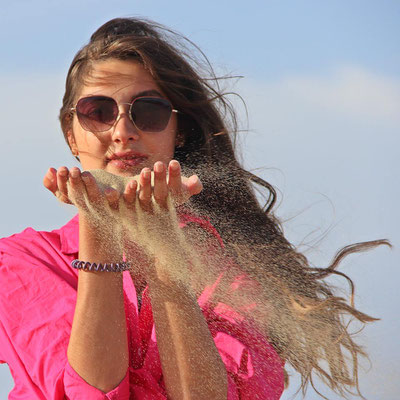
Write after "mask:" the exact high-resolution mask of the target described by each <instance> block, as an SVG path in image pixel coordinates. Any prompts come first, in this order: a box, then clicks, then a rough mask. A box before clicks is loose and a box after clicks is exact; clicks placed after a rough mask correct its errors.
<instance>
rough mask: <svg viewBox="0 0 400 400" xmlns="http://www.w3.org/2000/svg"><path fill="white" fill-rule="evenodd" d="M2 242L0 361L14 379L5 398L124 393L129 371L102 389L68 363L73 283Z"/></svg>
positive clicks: (121, 397)
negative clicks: (18, 253) (80, 374)
mask: <svg viewBox="0 0 400 400" xmlns="http://www.w3.org/2000/svg"><path fill="white" fill-rule="evenodd" d="M4 247H5V246H4V244H3V246H2V248H1V247H0V287H1V291H0V362H6V363H7V364H8V366H9V368H10V372H11V375H12V377H13V380H14V388H13V389H12V391H11V392H10V394H9V397H8V398H9V399H10V400H22V399H51V400H65V399H68V400H77V399H83V398H85V399H93V400H107V399H109V400H114V399H115V400H116V399H118V400H125V399H129V374H128V372H127V374H126V375H125V377H124V379H123V380H122V381H121V382H120V384H119V385H118V386H117V387H116V388H114V389H113V390H111V391H110V392H108V393H104V392H102V391H101V390H99V389H97V388H95V387H93V386H91V385H90V384H88V383H87V382H86V381H85V380H83V379H82V378H81V377H80V376H79V375H78V374H77V373H76V372H75V371H74V370H73V368H72V367H71V366H70V365H69V363H68V360H67V347H68V342H69V334H70V330H71V325H72V319H73V311H74V305H75V298H76V292H75V289H74V288H73V287H71V285H69V284H67V283H66V282H65V280H63V279H61V278H59V277H58V276H57V275H56V274H53V273H52V272H51V271H49V269H47V268H46V267H45V265H37V264H35V262H34V261H33V260H31V259H26V258H25V259H24V255H23V254H21V255H19V256H18V255H16V254H15V251H13V250H14V249H4ZM51 262H52V260H51Z"/></svg>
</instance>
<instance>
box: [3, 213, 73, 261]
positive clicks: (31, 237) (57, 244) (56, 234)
mask: <svg viewBox="0 0 400 400" xmlns="http://www.w3.org/2000/svg"><path fill="white" fill-rule="evenodd" d="M75 224H77V221H76V217H74V218H73V219H72V220H70V221H69V222H68V223H67V224H66V225H64V226H63V227H61V228H59V229H55V230H52V231H37V230H35V229H33V228H31V227H28V228H26V229H24V230H23V231H22V232H19V233H15V234H13V235H11V236H8V237H5V238H1V239H0V266H1V264H2V263H1V261H2V260H3V259H4V258H9V257H11V258H15V259H18V258H20V257H23V258H25V257H26V256H30V255H31V256H35V254H36V253H37V252H41V250H44V251H47V250H48V249H50V248H52V249H54V250H58V251H63V247H66V246H65V244H64V243H63V241H64V236H67V232H68V233H69V231H71V229H73V228H75V226H74V225H75ZM76 229H77V228H76ZM67 254H68V252H67Z"/></svg>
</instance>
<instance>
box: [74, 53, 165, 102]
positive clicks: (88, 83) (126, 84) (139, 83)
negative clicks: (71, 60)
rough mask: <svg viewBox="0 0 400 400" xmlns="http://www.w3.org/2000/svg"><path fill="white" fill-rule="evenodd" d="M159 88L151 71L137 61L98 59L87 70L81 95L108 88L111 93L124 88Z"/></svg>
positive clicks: (140, 89)
mask: <svg viewBox="0 0 400 400" xmlns="http://www.w3.org/2000/svg"><path fill="white" fill-rule="evenodd" d="M125 89H128V90H132V91H143V90H152V89H153V90H158V91H159V92H161V90H160V89H159V87H158V85H157V84H156V82H155V81H154V79H153V77H152V76H151V74H150V72H149V71H148V70H147V69H145V67H144V66H143V65H142V64H140V63H139V62H137V61H125V60H114V59H112V60H106V61H97V62H95V63H93V64H92V65H91V67H90V68H89V70H88V71H87V72H86V74H85V76H84V78H83V82H82V86H81V89H80V95H82V94H89V93H91V94H96V93H97V92H101V91H104V90H106V91H107V92H110V94H112V93H115V92H119V91H122V90H125Z"/></svg>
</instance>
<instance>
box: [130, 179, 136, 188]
mask: <svg viewBox="0 0 400 400" xmlns="http://www.w3.org/2000/svg"><path fill="white" fill-rule="evenodd" d="M136 185H137V183H136V181H132V182H130V183H129V188H130V189H132V190H133V189H136Z"/></svg>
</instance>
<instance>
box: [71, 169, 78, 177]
mask: <svg viewBox="0 0 400 400" xmlns="http://www.w3.org/2000/svg"><path fill="white" fill-rule="evenodd" d="M70 174H71V176H72V177H73V178H77V177H78V176H79V171H78V170H77V169H71V171H70Z"/></svg>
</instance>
